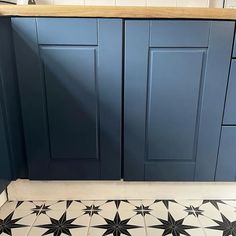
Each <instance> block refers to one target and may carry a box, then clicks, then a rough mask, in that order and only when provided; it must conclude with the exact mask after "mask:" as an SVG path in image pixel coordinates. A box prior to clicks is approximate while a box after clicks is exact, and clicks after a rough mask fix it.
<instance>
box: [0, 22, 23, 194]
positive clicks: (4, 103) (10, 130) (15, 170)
mask: <svg viewBox="0 0 236 236" xmlns="http://www.w3.org/2000/svg"><path fill="white" fill-rule="evenodd" d="M22 131H23V130H22V122H21V112H20V102H19V92H18V84H17V77H16V68H15V57H14V48H13V41H12V32H11V19H10V18H8V17H5V18H2V17H1V18H0V193H1V192H2V190H4V189H5V188H6V186H7V184H8V183H9V182H10V181H11V180H13V179H16V178H25V177H26V176H27V167H26V160H25V153H24V136H23V132H22Z"/></svg>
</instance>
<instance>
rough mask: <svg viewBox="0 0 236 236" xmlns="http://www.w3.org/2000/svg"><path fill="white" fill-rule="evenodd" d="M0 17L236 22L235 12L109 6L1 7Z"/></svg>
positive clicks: (206, 9)
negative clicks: (217, 20)
mask: <svg viewBox="0 0 236 236" xmlns="http://www.w3.org/2000/svg"><path fill="white" fill-rule="evenodd" d="M0 16H35V17H40V16H45V17H46V16H47V17H107V18H143V19H146V18H160V19H219V20H236V9H235V10H234V9H220V8H179V7H178V8H175V7H117V6H114V7H110V6H78V5H77V6H74V5H73V6H72V5H66V6H59V5H57V6H56V5H36V6H32V5H30V6H12V5H0Z"/></svg>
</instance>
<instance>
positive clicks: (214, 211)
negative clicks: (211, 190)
mask: <svg viewBox="0 0 236 236" xmlns="http://www.w3.org/2000/svg"><path fill="white" fill-rule="evenodd" d="M198 209H199V210H201V213H200V214H199V215H198V219H199V221H200V223H201V225H202V226H203V227H204V231H205V233H206V235H209V236H230V235H232V236H236V208H235V203H234V202H232V201H229V202H227V201H222V200H203V201H202V203H201V204H200V205H199V206H198Z"/></svg>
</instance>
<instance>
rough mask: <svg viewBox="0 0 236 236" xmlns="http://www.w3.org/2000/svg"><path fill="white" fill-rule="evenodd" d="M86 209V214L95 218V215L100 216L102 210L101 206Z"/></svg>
mask: <svg viewBox="0 0 236 236" xmlns="http://www.w3.org/2000/svg"><path fill="white" fill-rule="evenodd" d="M85 207H86V208H85V209H83V212H84V214H85V215H86V214H88V215H89V216H93V215H94V214H98V213H99V212H100V211H101V209H100V208H99V206H95V205H91V206H85Z"/></svg>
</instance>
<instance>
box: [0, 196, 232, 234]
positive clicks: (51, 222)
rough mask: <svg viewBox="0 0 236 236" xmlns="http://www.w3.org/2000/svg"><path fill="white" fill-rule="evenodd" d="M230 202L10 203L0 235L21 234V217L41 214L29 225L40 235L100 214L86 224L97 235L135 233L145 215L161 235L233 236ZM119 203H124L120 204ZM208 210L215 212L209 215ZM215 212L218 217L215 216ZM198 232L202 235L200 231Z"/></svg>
mask: <svg viewBox="0 0 236 236" xmlns="http://www.w3.org/2000/svg"><path fill="white" fill-rule="evenodd" d="M232 201H234V200H231V201H230V203H228V202H227V201H224V200H202V201H199V205H198V204H196V203H195V204H192V203H191V201H190V202H186V204H185V203H184V204H183V203H179V202H178V201H176V200H153V201H151V200H150V201H149V202H150V204H143V203H142V202H145V201H142V200H140V202H141V204H138V203H137V201H130V200H106V201H104V202H103V203H101V204H100V205H99V204H96V201H88V202H86V201H80V200H74V201H63V200H60V201H57V202H54V203H51V204H50V203H49V202H33V201H28V202H24V201H18V202H13V203H12V202H11V204H12V205H11V207H10V208H9V211H8V210H6V209H7V207H5V208H4V207H3V208H2V209H1V208H0V235H9V236H15V235H17V236H18V235H21V234H20V233H17V232H18V230H20V229H23V228H29V229H31V228H30V224H27V223H25V222H26V221H24V218H25V217H35V218H36V219H37V218H38V217H41V216H43V217H44V218H45V219H48V220H46V221H45V222H43V223H41V224H39V225H33V227H35V228H38V229H41V230H42V231H41V232H42V233H41V234H39V235H40V236H43V235H53V236H55V235H57V236H61V235H73V232H75V231H73V230H79V229H80V228H81V229H84V227H89V224H88V225H86V224H83V223H78V222H80V221H77V219H79V217H83V216H86V217H88V218H91V219H92V218H93V217H95V216H97V217H100V218H101V219H102V221H100V223H98V224H94V225H91V226H90V228H93V230H95V231H93V232H96V230H99V229H100V230H103V232H102V234H99V235H101V236H106V235H110V236H124V235H128V236H136V234H135V233H134V234H133V232H135V231H133V230H139V229H141V230H143V229H144V227H145V226H144V225H141V223H140V222H138V221H136V217H141V218H143V219H145V218H146V217H147V216H148V217H153V218H155V219H156V220H157V222H156V223H155V224H151V225H147V226H146V227H147V228H150V229H154V230H155V229H156V230H161V232H162V233H161V235H163V236H165V235H172V236H181V235H185V236H186V235H187V236H189V235H191V232H192V231H191V230H200V231H196V232H201V231H202V232H203V228H205V230H206V232H211V235H214V232H215V233H217V235H222V236H236V200H235V204H234V203H232ZM122 202H123V203H124V204H123V205H122V207H121V203H122ZM61 203H63V204H62V205H63V206H65V207H64V208H63V209H61V211H62V213H61V215H58V218H57V217H52V216H51V212H53V211H56V210H58V208H60V207H61V206H62V205H59V207H58V208H57V204H61ZM72 203H73V204H72ZM160 203H161V204H160ZM170 203H171V205H170ZM76 204H80V208H78V209H81V210H80V212H78V216H77V213H76V214H75V216H73V217H71V216H69V215H68V212H70V211H73V207H74V205H76ZM106 204H112V205H109V207H110V206H114V211H112V213H111V214H112V215H111V216H109V217H105V216H106V215H107V213H106V212H104V211H107V210H108V211H109V207H105V208H104V207H103V206H104V205H106ZM155 204H156V205H155ZM153 205H155V206H156V207H157V213H156V214H157V215H155V216H154V215H153V211H154V210H153ZM52 206H54V209H52V208H51V207H52ZM176 206H179V207H176ZM158 207H160V209H161V210H160V212H159V213H160V214H161V211H163V209H166V218H165V217H162V216H160V217H158V214H159V213H158ZM227 207H228V208H227ZM126 208H127V210H128V208H129V210H130V209H131V210H130V211H132V212H133V214H132V213H131V216H130V217H124V215H123V216H122V211H126ZM175 209H176V211H182V213H181V214H182V216H183V217H182V218H181V217H177V218H176V216H175V213H174V214H173V212H172V211H175ZM181 209H182V210H181ZM21 212H24V214H20V213H21ZM209 212H213V213H214V212H215V213H214V214H213V213H211V214H209ZM103 213H104V214H103ZM123 213H124V212H123ZM181 214H180V215H181ZM217 214H218V216H216V215H217ZM102 215H103V216H102ZM191 217H192V218H191ZM137 219H138V218H137ZM139 219H140V218H139ZM188 219H189V220H188ZM190 219H196V220H197V221H200V222H201V224H200V226H197V225H196V224H194V223H193V224H191V220H190ZM205 219H206V220H205ZM19 232H20V231H19ZM27 232H28V231H27ZM30 232H31V231H29V234H28V235H29V236H39V235H37V234H30ZM100 232H101V231H100ZM140 232H145V231H139V233H138V235H140ZM158 235H159V234H158ZM199 235H204V234H201V233H200V234H199ZM206 235H207V234H206ZM81 236H82V235H81ZM89 236H90V235H89ZM143 236H149V235H145V233H144V235H143Z"/></svg>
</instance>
